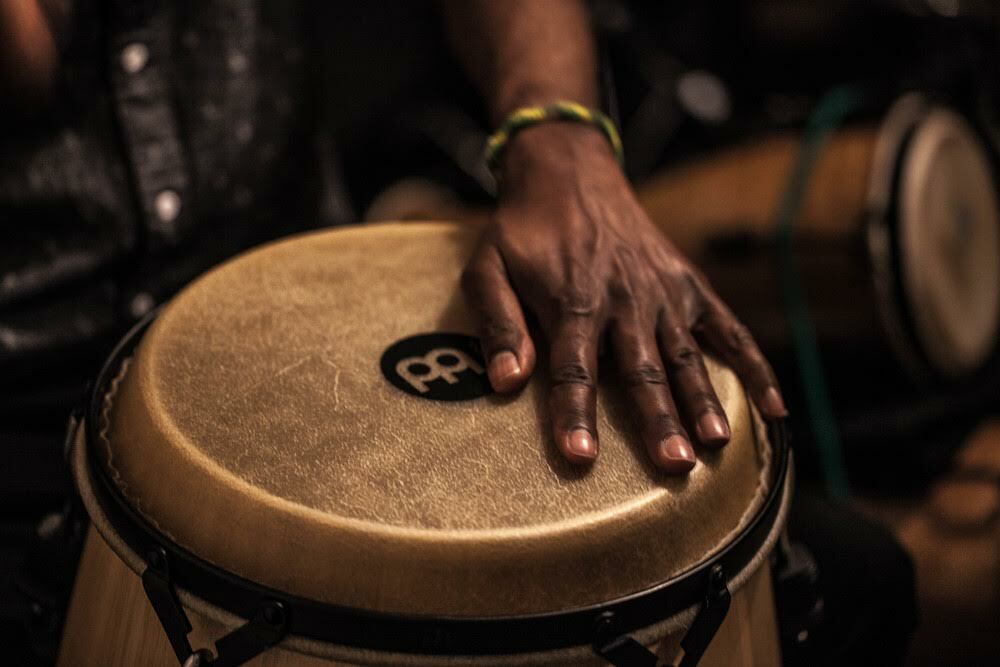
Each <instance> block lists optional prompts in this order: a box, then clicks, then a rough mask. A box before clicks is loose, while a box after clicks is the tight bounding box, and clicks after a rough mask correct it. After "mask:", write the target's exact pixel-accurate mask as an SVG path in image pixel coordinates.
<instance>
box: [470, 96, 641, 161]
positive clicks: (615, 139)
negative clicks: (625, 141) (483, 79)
mask: <svg viewBox="0 0 1000 667" xmlns="http://www.w3.org/2000/svg"><path fill="white" fill-rule="evenodd" d="M550 120H568V121H573V122H577V123H586V124H587V125H593V126H594V127H595V128H597V129H598V130H600V132H601V133H602V134H604V136H605V137H607V139H608V143H610V144H611V149H612V150H613V151H614V154H615V158H617V160H618V162H619V163H621V162H622V161H623V160H624V151H623V150H622V140H621V137H620V136H618V130H617V129H615V124H614V123H612V122H611V119H610V118H608V117H607V116H605V115H604V114H603V113H601V112H600V111H597V110H596V109H588V108H587V107H585V106H583V105H582V104H577V103H576V102H567V101H562V100H560V101H558V102H554V103H553V104H549V105H547V106H534V107H521V108H520V109H515V110H514V111H513V112H512V113H511V114H510V115H509V116H507V118H506V119H505V120H504V122H503V123H501V124H500V127H499V128H497V131H496V132H494V133H493V134H491V135H490V138H489V139H488V140H487V141H486V150H485V151H484V157H485V158H486V164H487V165H489V168H490V169H491V170H492V171H494V172H496V170H497V167H498V166H499V164H500V157H501V156H502V155H503V151H504V149H505V148H506V147H507V143H508V142H509V141H510V140H511V138H512V137H513V136H514V135H515V134H517V133H518V132H520V131H521V130H523V129H524V128H526V127H531V126H532V125H538V124H539V123H544V122H545V121H550Z"/></svg>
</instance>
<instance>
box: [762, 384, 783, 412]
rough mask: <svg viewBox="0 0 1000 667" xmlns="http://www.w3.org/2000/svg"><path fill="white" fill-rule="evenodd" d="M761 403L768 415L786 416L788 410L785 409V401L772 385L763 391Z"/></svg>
mask: <svg viewBox="0 0 1000 667" xmlns="http://www.w3.org/2000/svg"><path fill="white" fill-rule="evenodd" d="M761 405H762V406H763V408H764V412H766V413H767V415H768V416H769V417H787V416H788V410H786V409H785V402H784V401H783V400H781V394H779V393H778V390H777V389H775V388H774V387H768V388H767V391H765V392H764V398H763V400H762V401H761Z"/></svg>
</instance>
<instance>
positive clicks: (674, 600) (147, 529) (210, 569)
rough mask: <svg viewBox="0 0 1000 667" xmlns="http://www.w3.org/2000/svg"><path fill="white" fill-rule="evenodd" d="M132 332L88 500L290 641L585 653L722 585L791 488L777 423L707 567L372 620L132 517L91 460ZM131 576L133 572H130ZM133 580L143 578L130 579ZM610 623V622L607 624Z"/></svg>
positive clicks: (107, 371) (183, 585)
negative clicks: (717, 582)
mask: <svg viewBox="0 0 1000 667" xmlns="http://www.w3.org/2000/svg"><path fill="white" fill-rule="evenodd" d="M159 312H160V309H156V310H154V311H151V312H150V313H149V314H147V315H146V316H145V317H144V318H143V319H142V320H141V321H140V322H138V323H137V324H136V325H135V326H134V327H133V328H132V329H131V330H130V331H129V332H128V333H127V334H126V335H125V336H124V337H123V338H122V340H121V341H120V342H119V343H118V345H117V346H116V347H115V349H114V350H113V351H112V352H111V354H110V355H109V356H108V358H107V360H106V361H105V363H104V365H103V367H102V369H101V371H100V373H99V375H98V377H97V380H96V382H95V383H94V386H93V388H92V390H91V393H90V397H89V400H88V404H87V407H86V409H85V414H84V419H83V422H84V423H83V429H84V432H83V440H84V445H85V450H86V451H84V452H83V457H84V459H85V460H84V462H83V466H84V468H85V469H84V470H81V471H79V472H78V474H82V475H85V476H86V477H87V481H88V485H89V486H90V487H91V491H92V493H93V497H94V498H93V499H94V500H95V501H96V502H97V504H98V506H99V509H100V511H101V513H102V514H103V515H104V517H103V518H104V519H105V520H106V521H107V524H108V526H107V527H108V528H109V529H110V530H112V531H113V532H114V533H115V536H116V537H117V538H118V539H120V540H121V542H122V543H123V544H124V545H125V546H126V547H127V548H128V549H130V550H131V551H132V552H133V553H134V554H135V555H136V557H137V558H138V559H139V560H140V561H141V562H142V565H143V566H146V567H148V565H147V562H148V561H149V559H150V556H149V555H148V554H150V553H151V552H152V551H154V550H158V549H162V550H163V552H165V553H166V554H167V556H168V560H169V563H170V565H169V571H170V577H171V582H172V584H174V585H176V587H177V588H179V589H183V590H184V591H186V592H187V593H189V594H190V595H193V596H194V597H197V598H199V599H200V600H202V601H204V602H206V603H207V604H209V605H212V606H215V607H217V608H219V609H221V610H223V611H225V612H228V613H230V614H233V615H235V616H237V617H240V618H252V617H253V616H254V614H255V612H257V611H258V610H259V609H260V608H261V606H262V605H264V604H268V603H271V602H274V601H278V602H280V603H281V604H282V606H283V607H284V609H285V610H286V614H285V617H286V619H287V620H286V626H285V627H286V631H287V634H289V635H294V636H297V637H301V638H305V639H308V640H314V641H319V642H325V643H329V644H335V645H339V646H346V647H351V648H355V649H360V650H372V651H379V652H395V653H403V654H416V655H444V656H458V655H482V656H487V655H513V654H523V653H534V652H543V651H551V650H558V649H565V648H571V647H577V646H581V645H588V644H591V643H592V642H593V641H595V640H596V639H597V635H596V633H597V631H598V628H599V627H600V629H601V634H602V635H604V634H606V633H607V628H608V624H609V622H610V624H611V627H612V628H613V631H614V632H616V633H621V634H625V633H632V632H636V631H638V630H641V629H643V628H647V627H649V626H651V625H653V624H656V623H658V622H662V621H664V620H667V619H670V618H671V617H674V616H677V615H678V614H681V613H683V612H685V611H688V610H689V609H690V608H691V607H693V606H697V605H699V604H700V603H702V602H703V601H704V598H705V595H706V591H707V590H709V585H710V577H711V572H712V570H713V568H715V566H717V565H718V566H721V567H722V568H723V572H724V574H725V577H726V580H727V582H728V580H730V579H731V578H734V577H735V576H736V575H738V574H739V573H740V572H742V571H743V570H744V568H745V567H746V566H748V565H749V564H750V563H752V562H753V560H754V558H755V557H757V556H758V554H759V552H760V549H761V548H762V547H763V546H764V545H765V544H766V543H767V541H768V538H769V536H771V535H772V533H773V530H774V528H775V524H776V523H777V522H778V520H779V518H780V516H781V514H782V512H781V508H782V506H783V504H784V499H785V495H786V493H787V492H788V489H787V487H788V483H789V482H790V480H789V477H790V459H791V451H790V446H789V437H788V431H787V426H786V423H785V421H784V420H775V421H769V422H767V433H768V439H769V441H770V443H771V445H772V447H773V449H774V455H775V458H774V462H773V465H772V469H771V475H770V477H771V478H770V480H769V481H770V483H771V486H770V488H769V489H768V492H767V496H766V498H765V499H764V502H763V503H762V504H761V506H760V508H759V509H758V511H757V513H756V514H755V515H754V517H753V518H752V519H751V520H750V521H749V523H748V524H747V525H746V526H745V527H744V528H743V530H741V531H740V533H739V534H738V535H737V536H736V537H735V538H734V539H733V540H732V541H731V542H729V543H728V544H726V545H725V546H723V547H722V548H721V549H719V551H718V552H716V553H715V554H712V555H711V556H709V557H708V558H705V559H703V560H702V561H700V562H698V563H695V564H694V565H692V566H690V567H689V568H687V569H686V570H684V571H683V572H681V573H679V574H678V575H676V576H674V577H671V578H669V579H666V580H664V581H662V582H660V583H658V584H656V585H654V586H651V587H649V588H647V589H645V590H643V591H638V592H635V593H630V594H628V595H625V596H621V597H619V598H616V599H613V600H609V601H605V602H601V603H598V604H594V605H587V606H583V607H576V608H572V609H566V610H560V611H556V612H545V613H535V614H521V615H510V616H496V617H473V616H469V617H464V616H461V617H458V616H456V617H449V616H429V615H412V614H399V613H389V612H376V611H371V610H366V609H362V608H357V607H348V606H342V605H334V604H330V603H326V602H320V601H317V600H312V599H308V598H304V597H301V596H297V595H291V594H288V593H285V592H283V591H280V590H278V589H273V588H269V587H267V586H263V585H261V584H258V583H256V582H253V581H251V580H248V579H244V578H242V577H240V576H239V575H236V574H234V573H232V572H229V571H227V570H224V569H222V568H220V567H218V566H215V565H213V564H212V563H209V562H207V561H205V560H203V559H202V558H201V557H199V556H198V555H196V554H194V553H191V552H189V551H187V550H186V549H184V548H183V547H181V546H180V545H178V544H176V543H174V542H173V541H172V540H170V538H169V537H167V536H166V535H164V534H163V533H162V532H160V531H159V530H157V529H156V528H155V527H154V526H152V525H151V524H150V522H149V521H148V520H147V519H145V518H144V517H142V516H141V515H140V514H139V513H138V512H136V511H135V510H134V509H133V508H132V507H131V506H130V505H129V503H128V501H127V500H126V499H125V498H124V496H123V495H122V494H121V492H120V490H119V489H118V488H117V486H116V484H115V483H114V481H113V480H112V479H111V478H110V476H109V475H108V472H107V471H106V470H105V469H104V467H103V466H101V465H100V463H99V461H98V460H97V454H96V451H97V448H96V447H95V446H93V445H94V444H95V443H97V442H99V428H98V424H100V415H101V411H102V406H103V402H104V397H105V395H106V393H107V390H108V389H109V387H110V385H111V383H112V382H113V380H114V378H115V377H116V376H117V374H118V373H119V371H120V369H121V367H122V364H123V363H124V362H125V360H126V359H127V358H128V357H129V356H130V355H131V353H132V352H133V351H134V350H135V348H136V346H137V345H138V343H139V341H140V340H141V338H142V336H143V334H144V333H145V332H146V331H147V329H148V328H149V327H150V325H151V324H152V323H153V321H154V320H155V319H156V317H157V315H158V314H159ZM129 567H130V568H132V569H133V570H135V568H134V567H132V564H129ZM136 573H137V574H139V575H141V574H142V572H139V571H137V572H136ZM609 619H610V621H609Z"/></svg>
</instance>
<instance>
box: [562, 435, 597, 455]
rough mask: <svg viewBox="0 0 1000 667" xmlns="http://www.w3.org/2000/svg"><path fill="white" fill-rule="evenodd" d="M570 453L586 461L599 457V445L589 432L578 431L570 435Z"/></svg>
mask: <svg viewBox="0 0 1000 667" xmlns="http://www.w3.org/2000/svg"><path fill="white" fill-rule="evenodd" d="M569 451H571V452H573V453H574V454H576V455H577V456H580V457H583V458H585V459H592V458H595V457H596V456H597V443H596V442H594V438H593V437H592V436H591V435H590V433H589V432H587V431H585V430H583V429H577V430H575V431H573V432H572V433H570V434H569Z"/></svg>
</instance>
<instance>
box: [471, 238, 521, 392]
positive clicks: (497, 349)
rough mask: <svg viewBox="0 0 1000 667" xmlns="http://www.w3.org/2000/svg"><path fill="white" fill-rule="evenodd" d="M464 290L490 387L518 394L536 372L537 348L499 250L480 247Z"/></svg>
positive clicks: (485, 246)
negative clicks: (477, 329)
mask: <svg viewBox="0 0 1000 667" xmlns="http://www.w3.org/2000/svg"><path fill="white" fill-rule="evenodd" d="M462 289H463V290H464V292H465V295H466V299H467V301H468V303H469V306H470V307H471V308H472V310H473V311H475V313H476V315H477V317H478V320H479V337H480V341H481V343H482V346H483V356H484V357H485V359H486V365H487V374H488V375H489V378H490V385H491V386H492V387H493V389H494V390H495V391H497V392H499V393H502V394H505V393H510V392H513V391H517V390H518V389H520V388H521V387H523V386H524V384H525V383H526V382H527V381H528V378H529V377H530V376H531V373H532V371H534V368H535V346H534V344H533V343H532V342H531V336H530V335H529V334H528V326H527V324H526V323H525V320H524V312H523V311H522V310H521V304H520V302H519V301H518V299H517V295H516V294H515V293H514V290H513V289H512V288H511V286H510V282H509V280H508V279H507V272H506V270H505V269H504V265H503V260H502V259H501V258H500V253H499V252H498V251H497V249H496V247H494V246H493V245H490V244H483V245H481V246H480V247H479V249H478V250H477V251H476V253H475V255H474V256H473V258H472V260H471V261H470V262H469V264H468V266H467V267H466V269H465V272H464V273H463V274H462Z"/></svg>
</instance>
